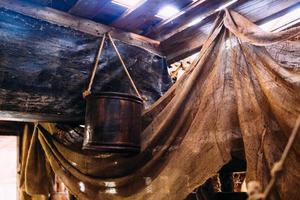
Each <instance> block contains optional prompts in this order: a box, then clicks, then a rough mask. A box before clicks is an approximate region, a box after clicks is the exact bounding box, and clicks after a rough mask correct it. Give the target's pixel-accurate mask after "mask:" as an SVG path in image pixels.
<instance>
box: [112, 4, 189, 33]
mask: <svg viewBox="0 0 300 200" xmlns="http://www.w3.org/2000/svg"><path fill="white" fill-rule="evenodd" d="M185 2H188V0H164V1H161V0H147V1H146V2H145V3H143V4H142V5H141V6H139V7H138V8H136V9H135V10H133V11H132V12H130V13H128V14H126V16H124V17H121V18H118V19H117V20H115V21H114V22H113V23H112V24H111V25H112V26H114V27H118V28H122V29H125V30H129V31H138V30H139V28H140V27H141V26H142V25H144V24H145V22H148V21H153V20H154V19H155V18H156V17H155V15H156V13H157V12H158V10H159V9H160V8H161V7H162V6H163V5H167V4H174V5H177V4H183V3H185Z"/></svg>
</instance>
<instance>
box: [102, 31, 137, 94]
mask: <svg viewBox="0 0 300 200" xmlns="http://www.w3.org/2000/svg"><path fill="white" fill-rule="evenodd" d="M108 37H109V39H110V41H111V43H112V45H113V47H114V49H115V51H116V53H117V55H118V57H119V59H120V61H121V63H122V66H123V68H124V70H125V72H126V74H127V76H128V78H129V80H130V82H131V84H132V86H133V88H134V90H135V92H136V94H137V95H138V97H139V98H141V99H142V96H141V94H140V93H139V91H138V89H137V87H136V85H135V84H134V81H133V79H132V78H131V76H130V74H129V72H128V70H127V67H126V65H125V63H124V61H123V59H122V57H121V55H120V53H119V51H118V48H117V46H116V45H115V42H114V41H113V39H112V37H111V35H110V34H109V33H108Z"/></svg>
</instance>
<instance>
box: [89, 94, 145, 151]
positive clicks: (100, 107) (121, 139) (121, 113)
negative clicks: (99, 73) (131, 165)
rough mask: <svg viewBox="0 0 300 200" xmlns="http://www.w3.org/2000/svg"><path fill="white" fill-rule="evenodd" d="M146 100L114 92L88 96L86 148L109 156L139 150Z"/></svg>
mask: <svg viewBox="0 0 300 200" xmlns="http://www.w3.org/2000/svg"><path fill="white" fill-rule="evenodd" d="M142 110H143V101H142V100H141V99H140V98H138V97H136V96H133V95H129V94H124V93H115V92H103V93H98V94H91V95H89V96H87V97H86V115H85V130H84V143H83V149H86V150H95V151H99V152H106V153H113V152H116V153H138V152H139V151H140V133H141V114H142Z"/></svg>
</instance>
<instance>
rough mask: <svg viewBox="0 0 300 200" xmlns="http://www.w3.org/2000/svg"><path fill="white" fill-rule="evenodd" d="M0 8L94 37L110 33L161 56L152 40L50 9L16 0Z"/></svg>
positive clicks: (5, 0)
mask: <svg viewBox="0 0 300 200" xmlns="http://www.w3.org/2000/svg"><path fill="white" fill-rule="evenodd" d="M0 8H5V9H8V10H11V11H14V12H17V13H20V14H23V15H27V16H30V17H33V18H36V19H40V20H43V21H47V22H49V23H53V24H57V25H60V26H64V27H68V28H71V29H74V30H78V31H81V32H84V33H87V34H91V35H94V36H102V35H103V34H104V33H106V32H110V33H111V36H112V37H113V38H115V39H117V40H120V41H122V42H124V43H127V44H129V45H133V46H138V47H140V48H144V49H146V50H148V51H151V52H153V53H155V54H158V55H162V53H161V52H160V49H159V41H156V40H152V39H150V38H147V37H144V36H141V35H138V34H135V33H130V32H125V31H122V30H119V29H116V28H113V27H110V26H106V25H103V24H100V23H97V22H94V21H91V20H88V19H83V18H80V17H75V16H72V15H70V14H68V13H65V12H62V11H58V10H55V9H52V8H48V7H42V6H37V5H33V4H30V3H27V2H23V1H22V2H21V1H18V0H1V1H0Z"/></svg>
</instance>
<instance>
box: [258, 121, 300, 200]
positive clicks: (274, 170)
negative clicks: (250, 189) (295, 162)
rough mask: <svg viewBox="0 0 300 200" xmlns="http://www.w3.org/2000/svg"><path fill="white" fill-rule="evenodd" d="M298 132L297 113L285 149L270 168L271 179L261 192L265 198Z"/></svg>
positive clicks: (299, 125) (299, 127)
mask: <svg viewBox="0 0 300 200" xmlns="http://www.w3.org/2000/svg"><path fill="white" fill-rule="evenodd" d="M299 132H300V115H299V117H298V119H297V121H296V125H295V127H294V129H293V131H292V134H291V136H290V137H289V140H288V143H287V145H286V146H285V149H284V151H283V153H282V155H281V158H280V160H279V161H278V162H276V163H274V166H273V168H272V170H271V180H270V182H269V184H268V185H267V187H266V189H265V191H264V193H263V196H264V198H267V197H268V195H269V194H270V192H271V190H272V187H273V185H274V184H275V182H276V180H277V177H278V173H279V172H280V171H282V169H283V165H284V162H285V160H286V158H287V156H288V153H289V152H290V150H291V148H292V146H293V144H294V141H295V139H296V137H297V134H299Z"/></svg>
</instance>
